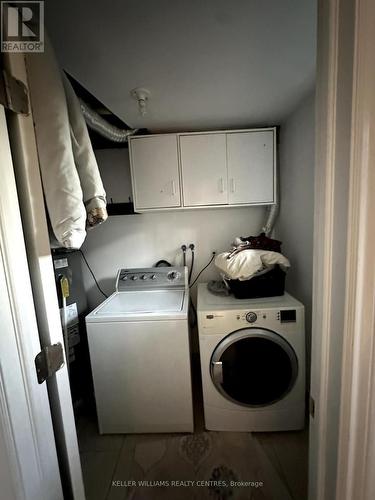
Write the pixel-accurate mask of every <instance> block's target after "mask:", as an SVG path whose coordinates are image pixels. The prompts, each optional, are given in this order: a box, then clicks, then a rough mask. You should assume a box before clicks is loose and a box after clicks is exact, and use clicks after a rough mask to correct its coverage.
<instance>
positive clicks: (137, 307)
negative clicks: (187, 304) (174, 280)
mask: <svg viewBox="0 0 375 500" xmlns="http://www.w3.org/2000/svg"><path fill="white" fill-rule="evenodd" d="M184 295H185V290H153V291H150V290H145V291H134V292H120V293H114V294H113V295H111V296H110V297H109V299H107V300H106V301H104V302H103V304H101V305H100V306H99V307H97V308H96V309H95V311H93V312H92V313H91V315H92V316H96V317H98V316H102V317H107V318H110V317H114V316H116V317H117V316H122V315H124V316H127V315H134V314H137V315H138V314H140V315H141V314H153V313H157V314H167V313H176V312H181V311H182V309H183V305H184ZM91 315H90V316H91Z"/></svg>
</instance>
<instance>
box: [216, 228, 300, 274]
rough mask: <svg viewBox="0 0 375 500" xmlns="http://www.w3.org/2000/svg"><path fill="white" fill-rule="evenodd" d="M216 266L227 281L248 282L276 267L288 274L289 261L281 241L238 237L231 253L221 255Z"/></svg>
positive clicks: (262, 236) (263, 235) (255, 237)
mask: <svg viewBox="0 0 375 500" xmlns="http://www.w3.org/2000/svg"><path fill="white" fill-rule="evenodd" d="M215 266H216V267H217V268H218V269H219V270H220V272H221V273H222V275H223V278H224V280H225V279H231V280H240V281H246V280H250V279H252V278H254V277H255V276H260V275H262V274H265V273H267V272H269V271H271V270H272V269H274V268H275V266H280V268H281V269H282V270H283V271H284V272H286V271H287V270H288V269H289V267H290V262H289V260H288V259H287V258H286V257H285V256H284V255H283V254H282V253H281V241H278V240H274V239H272V238H268V237H267V236H266V235H265V234H264V233H261V234H260V235H259V236H248V237H247V238H243V237H238V238H236V239H235V240H234V242H233V244H232V248H231V250H230V251H229V252H224V253H221V254H219V255H218V256H217V257H216V259H215Z"/></svg>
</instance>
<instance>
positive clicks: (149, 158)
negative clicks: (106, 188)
mask: <svg viewBox="0 0 375 500" xmlns="http://www.w3.org/2000/svg"><path fill="white" fill-rule="evenodd" d="M129 149H130V165H131V173H132V183H133V193H134V205H135V208H136V209H142V208H168V207H179V206H180V205H181V197H180V181H179V174H178V154H177V136H176V135H163V136H160V137H144V138H143V137H140V138H134V139H132V140H131V141H130V145H129Z"/></svg>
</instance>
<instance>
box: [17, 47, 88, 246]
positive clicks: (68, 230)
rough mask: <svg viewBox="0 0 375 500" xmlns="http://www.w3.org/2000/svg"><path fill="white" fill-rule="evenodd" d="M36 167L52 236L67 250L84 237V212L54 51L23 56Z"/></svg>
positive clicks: (47, 48) (45, 48) (46, 49)
mask: <svg viewBox="0 0 375 500" xmlns="http://www.w3.org/2000/svg"><path fill="white" fill-rule="evenodd" d="M26 63H27V70H28V77H29V86H30V96H31V104H32V110H33V116H34V122H35V134H36V141H37V146H38V155H39V164H40V170H41V176H42V181H43V188H44V194H45V199H46V204H47V209H48V213H49V217H50V221H51V226H52V229H53V232H54V234H55V236H56V238H57V240H58V241H59V243H60V244H61V245H63V246H64V247H66V248H80V246H81V245H82V243H83V241H84V239H85V237H86V230H85V227H86V210H85V206H84V204H83V196H82V189H81V184H80V179H79V176H78V173H77V170H76V167H75V162H74V156H73V151H72V143H71V138H70V127H69V118H68V111H67V106H66V98H65V92H64V87H63V84H62V80H61V73H60V69H59V67H58V65H57V62H56V57H55V54H54V51H53V48H52V46H51V44H50V42H49V40H48V39H47V38H46V40H45V45H44V53H29V54H27V55H26Z"/></svg>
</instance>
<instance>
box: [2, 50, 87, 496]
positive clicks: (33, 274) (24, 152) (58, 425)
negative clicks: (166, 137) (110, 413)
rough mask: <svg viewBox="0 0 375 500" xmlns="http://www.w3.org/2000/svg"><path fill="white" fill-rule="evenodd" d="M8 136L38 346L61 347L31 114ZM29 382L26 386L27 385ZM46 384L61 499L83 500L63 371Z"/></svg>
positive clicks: (17, 120) (14, 57)
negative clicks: (53, 345)
mask: <svg viewBox="0 0 375 500" xmlns="http://www.w3.org/2000/svg"><path fill="white" fill-rule="evenodd" d="M3 61H4V64H5V66H6V69H7V70H8V72H9V73H10V74H12V75H13V76H14V77H16V78H18V79H19V80H21V81H22V82H24V83H25V84H26V85H27V73H26V66H25V57H24V55H23V54H21V53H6V54H3ZM8 131H9V137H10V142H11V147H12V157H13V165H14V171H15V174H16V179H17V189H18V203H19V205H20V210H21V217H22V226H23V232H24V238H25V243H26V251H27V259H28V264H29V272H30V278H31V285H32V290H33V296H34V305H35V311H36V316H37V321H38V330H39V338H40V342H41V344H42V346H45V345H49V344H55V343H57V342H60V343H62V344H64V340H63V334H62V329H61V322H60V312H59V305H58V299H57V292H56V285H55V276H54V269H53V263H52V257H51V249H50V242H49V235H48V226H47V220H46V212H45V207H44V199H43V189H42V184H41V178H40V171H39V162H38V152H37V148H36V141H35V132H34V124H33V116H32V112H31V113H30V114H29V115H28V116H22V115H16V114H12V113H11V114H10V115H9V120H8ZM14 196H15V197H16V194H15V195H14ZM7 223H9V221H7ZM11 255H13V254H11ZM30 377H31V375H30ZM30 377H27V378H25V380H26V381H29V378H30ZM47 382H48V395H49V400H50V408H51V414H52V420H53V427H54V434H55V439H56V448H57V453H58V459H59V465H60V474H61V479H62V484H63V489H64V495H65V497H66V498H72V499H74V500H83V499H84V498H85V493H84V488H83V481H82V471H81V463H80V458H79V449H78V442H77V435H76V427H75V421H74V413H73V405H72V399H71V394H70V385H69V376H68V372H67V368H66V366H65V367H64V368H62V369H61V370H59V371H58V372H57V373H56V374H55V375H54V376H52V377H51V378H50V379H49V380H48V381H47ZM43 388H44V386H43ZM44 390H45V388H44ZM46 432H47V441H46V442H45V445H46V446H47V445H48V446H52V447H53V446H54V442H53V441H51V440H50V439H49V438H48V428H47V430H46ZM42 456H43V455H42ZM51 464H53V462H52V460H51ZM47 465H48V463H47ZM50 498H51V497H50Z"/></svg>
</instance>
